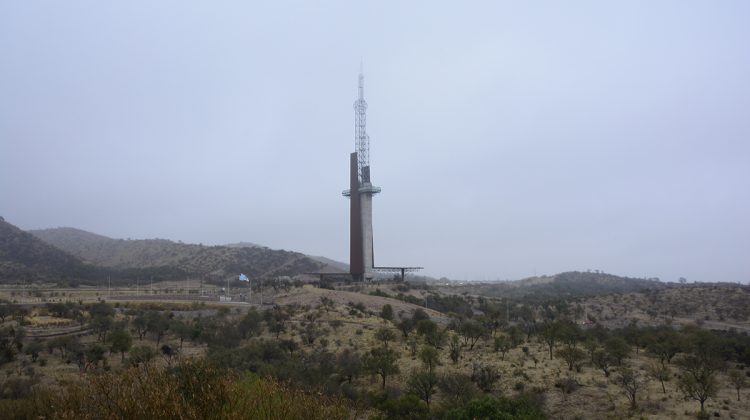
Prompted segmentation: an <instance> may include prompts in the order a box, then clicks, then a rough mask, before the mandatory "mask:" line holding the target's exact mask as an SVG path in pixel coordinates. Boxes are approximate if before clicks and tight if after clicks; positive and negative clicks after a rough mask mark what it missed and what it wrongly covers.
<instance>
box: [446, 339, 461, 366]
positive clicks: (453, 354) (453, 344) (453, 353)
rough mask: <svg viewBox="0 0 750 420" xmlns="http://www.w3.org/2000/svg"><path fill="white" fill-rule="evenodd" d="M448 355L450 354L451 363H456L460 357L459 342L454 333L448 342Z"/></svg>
mask: <svg viewBox="0 0 750 420" xmlns="http://www.w3.org/2000/svg"><path fill="white" fill-rule="evenodd" d="M448 356H450V358H451V361H453V363H458V360H459V359H460V358H461V343H460V342H459V341H458V336H457V335H455V334H454V335H452V336H451V339H450V341H449V342H448Z"/></svg>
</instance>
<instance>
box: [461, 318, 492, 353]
mask: <svg viewBox="0 0 750 420" xmlns="http://www.w3.org/2000/svg"><path fill="white" fill-rule="evenodd" d="M458 333H459V334H461V337H463V339H464V345H467V346H469V350H473V349H474V345H475V344H476V343H477V341H479V339H480V338H482V337H484V336H485V335H487V329H486V328H485V327H484V326H483V325H482V324H480V323H479V322H477V321H474V320H472V319H469V320H466V321H464V322H462V323H461V324H460V325H459V327H458Z"/></svg>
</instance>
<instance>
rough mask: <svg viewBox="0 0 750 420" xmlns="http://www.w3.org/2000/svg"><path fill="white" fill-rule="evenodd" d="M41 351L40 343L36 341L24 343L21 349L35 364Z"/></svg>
mask: <svg viewBox="0 0 750 420" xmlns="http://www.w3.org/2000/svg"><path fill="white" fill-rule="evenodd" d="M41 351H42V343H40V342H39V341H37V340H34V341H30V342H28V343H26V345H25V346H24V347H23V352H24V353H26V354H28V355H29V356H31V361H32V362H36V360H37V359H38V358H39V353H40V352H41Z"/></svg>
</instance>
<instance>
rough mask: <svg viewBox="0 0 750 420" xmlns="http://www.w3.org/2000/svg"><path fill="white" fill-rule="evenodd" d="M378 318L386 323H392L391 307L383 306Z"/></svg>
mask: <svg viewBox="0 0 750 420" xmlns="http://www.w3.org/2000/svg"><path fill="white" fill-rule="evenodd" d="M380 317H381V318H383V319H384V320H386V321H392V320H393V307H392V306H391V305H390V304H388V303H386V304H385V305H383V309H381V310H380Z"/></svg>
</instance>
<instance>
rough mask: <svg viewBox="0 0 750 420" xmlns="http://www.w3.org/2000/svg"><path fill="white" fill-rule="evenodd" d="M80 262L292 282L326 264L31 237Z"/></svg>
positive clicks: (161, 245)
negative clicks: (282, 278) (284, 278)
mask: <svg viewBox="0 0 750 420" xmlns="http://www.w3.org/2000/svg"><path fill="white" fill-rule="evenodd" d="M30 233H31V234H33V235H34V236H36V237H37V238H39V239H41V240H42V241H45V242H47V243H48V244H50V245H52V246H55V247H57V248H60V249H62V250H64V251H66V252H69V253H70V254H72V255H74V256H76V257H78V258H80V259H81V260H83V261H85V262H88V263H91V264H95V265H99V266H103V267H110V268H114V269H118V270H132V269H151V270H153V269H156V268H161V269H175V270H179V271H181V272H184V273H185V274H187V275H200V276H206V275H209V276H217V277H226V276H235V275H237V273H240V272H242V273H245V274H247V275H249V276H251V277H272V276H293V275H297V274H300V273H304V272H308V271H317V270H320V269H322V268H324V267H325V264H323V263H321V262H318V261H315V260H313V259H311V258H309V257H307V256H306V255H304V254H301V253H298V252H292V251H285V250H274V249H269V248H266V247H259V246H238V244H235V245H233V246H203V245H197V244H185V243H181V242H173V241H170V240H167V239H138V240H131V239H114V238H109V237H106V236H102V235H98V234H95V233H91V232H86V231H83V230H80V229H74V228H55V229H43V230H33V231H30Z"/></svg>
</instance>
